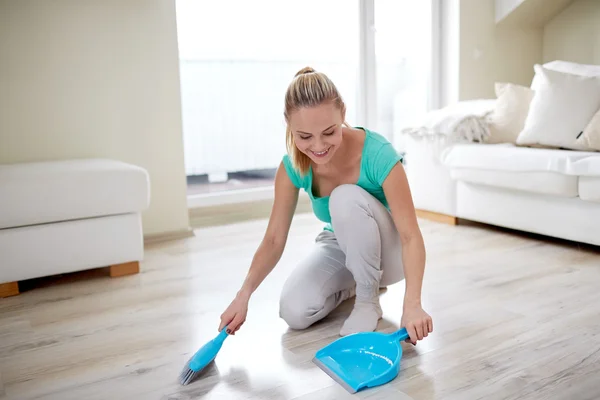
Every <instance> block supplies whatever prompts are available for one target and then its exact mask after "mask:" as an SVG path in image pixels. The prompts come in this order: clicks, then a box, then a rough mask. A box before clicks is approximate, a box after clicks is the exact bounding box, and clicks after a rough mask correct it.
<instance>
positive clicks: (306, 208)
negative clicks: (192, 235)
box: [189, 196, 312, 228]
mask: <svg viewBox="0 0 600 400" xmlns="http://www.w3.org/2000/svg"><path fill="white" fill-rule="evenodd" d="M272 206H273V199H267V200H256V201H247V202H243V203H230V204H220V205H211V206H203V207H195V208H190V210H189V216H190V225H191V226H192V227H193V228H202V227H207V226H218V225H227V224H234V223H237V222H243V221H250V220H256V219H265V218H269V216H270V215H271V208H272ZM310 212H312V207H311V204H310V199H309V198H308V196H299V198H298V205H297V207H296V214H303V213H310Z"/></svg>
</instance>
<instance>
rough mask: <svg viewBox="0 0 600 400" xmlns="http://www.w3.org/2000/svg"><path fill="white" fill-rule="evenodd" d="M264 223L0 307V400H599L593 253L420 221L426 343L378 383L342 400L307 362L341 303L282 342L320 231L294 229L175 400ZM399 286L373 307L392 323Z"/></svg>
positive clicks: (312, 226) (599, 300) (337, 319)
mask: <svg viewBox="0 0 600 400" xmlns="http://www.w3.org/2000/svg"><path fill="white" fill-rule="evenodd" d="M265 226H266V222H265V221H258V222H249V223H243V224H237V225H230V226H222V227H215V228H203V229H201V230H198V231H196V236H195V237H193V238H189V239H185V240H181V241H177V242H170V243H162V244H157V245H153V246H152V247H150V248H148V250H147V253H146V259H145V261H144V262H143V263H142V264H141V273H140V274H138V275H134V276H128V277H123V278H116V279H114V278H113V279H111V278H109V277H106V276H104V275H98V276H94V274H93V273H92V274H89V276H88V275H86V274H79V276H75V277H73V276H69V277H66V278H61V280H66V282H52V280H51V281H47V280H42V281H40V282H36V283H35V286H37V287H35V288H33V289H31V290H27V291H25V293H23V294H22V295H20V296H18V297H13V298H7V299H0V399H2V400H6V399H19V400H25V399H44V400H47V399H60V400H69V399H77V400H83V399H85V400H92V399H103V400H104V399H111V400H117V399H127V400H132V399H144V400H146V399H148V400H152V399H157V400H166V399H172V400H175V399H178V400H183V399H227V400H230V399H248V400H249V399H254V400H259V399H296V400H324V399H351V398H357V399H370V400H377V399H399V400H403V399H415V400H417V399H418V400H421V399H445V400H453V399H457V400H458V399H460V400H463V399H565V400H567V399H569V400H586V399H589V400H593V399H599V398H600V252H599V251H598V250H595V249H589V248H585V247H582V246H577V245H575V244H572V243H565V242H561V241H551V240H547V239H542V238H538V237H529V236H526V235H521V234H515V233H511V232H506V231H501V230H495V229H490V228H486V227H482V226H478V225H474V224H471V225H458V226H450V225H444V224H439V223H436V222H431V221H425V220H421V227H422V230H423V232H424V235H425V240H426V246H427V249H428V262H427V264H428V267H427V272H426V277H425V286H424V294H423V296H424V298H423V301H424V306H425V308H426V310H427V311H429V312H430V313H431V315H432V317H433V320H434V333H433V334H432V335H431V336H429V337H428V338H427V339H426V340H424V341H422V342H419V344H418V345H417V346H416V347H413V346H412V345H410V344H405V343H403V347H404V349H405V352H404V357H403V362H402V366H401V371H400V374H399V376H398V377H397V378H396V380H394V381H393V382H392V383H390V384H388V385H386V386H383V387H380V388H377V389H371V390H367V391H365V392H361V393H358V394H356V395H354V396H351V395H349V394H347V393H346V392H345V391H344V390H343V389H342V388H341V387H340V386H339V385H337V384H336V383H335V382H333V381H332V380H331V379H330V378H329V376H327V375H326V374H325V373H323V372H322V371H321V370H320V369H318V368H317V367H316V366H315V365H313V364H312V363H311V358H312V356H313V354H314V353H315V351H316V350H317V349H318V348H320V347H321V346H324V345H326V344H328V343H329V342H331V341H332V340H334V339H336V338H337V337H338V332H339V329H340V326H341V324H342V322H343V320H344V318H345V316H346V315H347V314H348V313H349V311H350V308H351V302H347V303H345V304H343V305H342V306H341V307H340V309H339V310H337V311H336V312H334V314H333V315H332V316H331V317H330V318H328V319H326V320H325V321H323V322H322V323H319V324H317V325H315V326H313V327H312V328H310V329H308V330H306V331H303V332H295V331H290V330H288V329H287V327H286V326H285V324H284V323H283V321H282V320H281V319H279V318H278V315H277V304H278V295H279V290H280V288H281V285H282V283H283V281H284V279H285V277H286V276H287V275H288V274H289V272H290V271H291V269H292V268H293V267H294V264H295V262H296V261H297V260H298V259H299V258H300V257H302V256H303V255H304V254H305V252H306V251H307V250H308V249H309V248H310V246H311V245H312V242H313V239H314V237H315V235H316V233H317V232H318V231H319V229H320V228H321V224H319V223H318V222H316V221H315V220H314V218H313V217H312V216H310V215H307V216H300V217H298V218H297V219H296V221H295V222H294V225H293V227H292V232H291V237H290V240H289V245H288V247H287V250H286V252H285V254H284V257H283V259H282V261H281V263H280V265H279V266H278V268H277V269H276V270H275V271H274V272H273V273H272V275H270V276H269V277H268V278H267V280H266V281H265V283H264V285H263V286H261V288H260V289H259V290H258V292H257V293H256V295H255V297H254V298H253V300H252V302H251V309H250V312H249V315H248V321H247V322H246V324H245V325H244V327H243V328H242V330H240V331H239V333H238V334H236V335H235V336H233V337H230V338H228V339H227V340H226V342H225V344H224V346H223V348H222V350H221V352H220V353H219V355H218V358H217V361H216V363H215V364H213V366H212V367H211V368H210V369H209V370H208V371H206V373H205V375H204V376H203V377H202V379H200V380H197V381H195V382H194V383H193V384H191V385H189V386H186V387H181V386H179V384H178V382H177V376H178V374H179V372H180V371H181V368H182V367H183V365H184V364H185V362H186V361H187V360H188V358H189V357H190V356H191V354H192V353H193V352H194V351H195V350H196V349H197V348H198V347H199V346H201V345H202V344H204V343H205V342H206V341H207V340H209V339H211V338H212V337H213V336H214V335H215V334H216V333H217V327H218V322H219V315H220V313H221V312H222V311H223V310H224V308H225V307H226V306H227V304H228V303H229V301H230V300H231V298H232V296H233V295H234V294H235V292H236V290H237V289H238V287H239V284H240V282H241V280H242V279H243V277H244V275H245V272H246V269H247V267H248V264H249V262H250V260H251V257H252V254H253V252H254V250H255V249H256V246H257V245H258V243H259V240H260V239H261V235H262V231H263V229H264V228H265ZM402 294H403V286H402V284H400V285H396V286H395V287H390V288H389V289H388V290H387V291H386V292H384V293H382V306H383V309H384V319H383V320H382V321H381V322H380V326H379V329H380V330H382V331H392V330H393V329H395V327H396V326H397V324H398V323H399V321H400V317H401V314H400V313H401V307H402V303H401V300H402Z"/></svg>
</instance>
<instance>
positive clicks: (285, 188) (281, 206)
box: [219, 164, 298, 334]
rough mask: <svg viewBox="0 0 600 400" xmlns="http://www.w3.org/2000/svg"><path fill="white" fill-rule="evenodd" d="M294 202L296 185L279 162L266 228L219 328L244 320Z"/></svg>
mask: <svg viewBox="0 0 600 400" xmlns="http://www.w3.org/2000/svg"><path fill="white" fill-rule="evenodd" d="M297 202H298V188H296V187H295V186H294V185H293V184H292V182H291V181H290V179H289V177H288V176H287V173H286V171H285V167H284V166H283V164H280V165H279V168H278V169H277V173H276V175H275V198H274V201H273V208H272V210H271V216H270V218H269V223H268V226H267V230H266V232H265V235H264V237H263V239H262V241H261V243H260V245H259V246H258V249H257V250H256V253H255V254H254V257H253V258H252V263H251V264H250V268H249V270H248V273H247V274H246V278H245V279H244V282H243V284H242V286H241V288H240V290H239V291H238V293H237V295H236V297H235V298H234V299H233V301H232V302H231V304H230V305H229V307H228V308H227V309H226V310H225V311H224V312H223V314H222V315H221V324H220V325H219V331H221V330H222V329H223V328H224V327H225V326H226V325H227V329H228V332H229V333H230V334H234V333H235V332H236V331H237V330H238V329H239V328H240V327H241V325H242V324H243V323H244V322H245V320H246V314H247V309H248V303H249V301H250V297H251V296H252V294H253V293H254V291H255V290H256V289H257V288H258V287H259V286H260V284H261V283H262V282H263V280H264V279H265V278H266V277H267V275H269V273H270V272H271V271H272V270H273V268H275V265H276V264H277V263H278V262H279V260H280V258H281V255H282V254H283V250H284V248H285V244H286V242H287V238H288V233H289V229H290V226H291V224H292V218H293V216H294V211H295V210H296V205H297Z"/></svg>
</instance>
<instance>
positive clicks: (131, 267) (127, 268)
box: [110, 261, 140, 278]
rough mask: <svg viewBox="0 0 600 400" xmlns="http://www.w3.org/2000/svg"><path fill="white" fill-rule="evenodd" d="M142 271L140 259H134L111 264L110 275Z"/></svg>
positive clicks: (113, 276) (115, 275)
mask: <svg viewBox="0 0 600 400" xmlns="http://www.w3.org/2000/svg"><path fill="white" fill-rule="evenodd" d="M139 272H140V263H139V262H138V261H132V262H128V263H123V264H117V265H111V266H110V276H111V278H116V277H118V276H124V275H133V274H137V273H139Z"/></svg>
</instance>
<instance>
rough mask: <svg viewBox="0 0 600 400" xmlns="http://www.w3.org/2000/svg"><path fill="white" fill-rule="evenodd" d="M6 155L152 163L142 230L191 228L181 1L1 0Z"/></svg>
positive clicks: (0, 119) (0, 150) (1, 152)
mask: <svg viewBox="0 0 600 400" xmlns="http://www.w3.org/2000/svg"><path fill="white" fill-rule="evenodd" d="M0 88H2V89H1V90H0V163H16V162H24V161H36V160H54V159H64V158H80V157H111V158H114V159H118V160H122V161H125V162H130V163H133V164H137V165H139V166H142V167H144V168H146V169H147V170H148V171H149V173H150V180H151V206H150V209H149V210H148V211H147V212H146V213H145V214H144V216H143V224H144V232H145V234H159V233H167V232H172V231H173V232H174V231H179V230H183V229H187V228H188V225H189V222H188V211H187V205H186V182H185V172H184V159H183V140H182V126H181V125H182V124H181V105H180V90H179V66H178V49H177V32H176V23H175V4H174V0H127V1H122V0H86V1H81V0H56V1H47V0H18V1H2V2H0Z"/></svg>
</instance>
